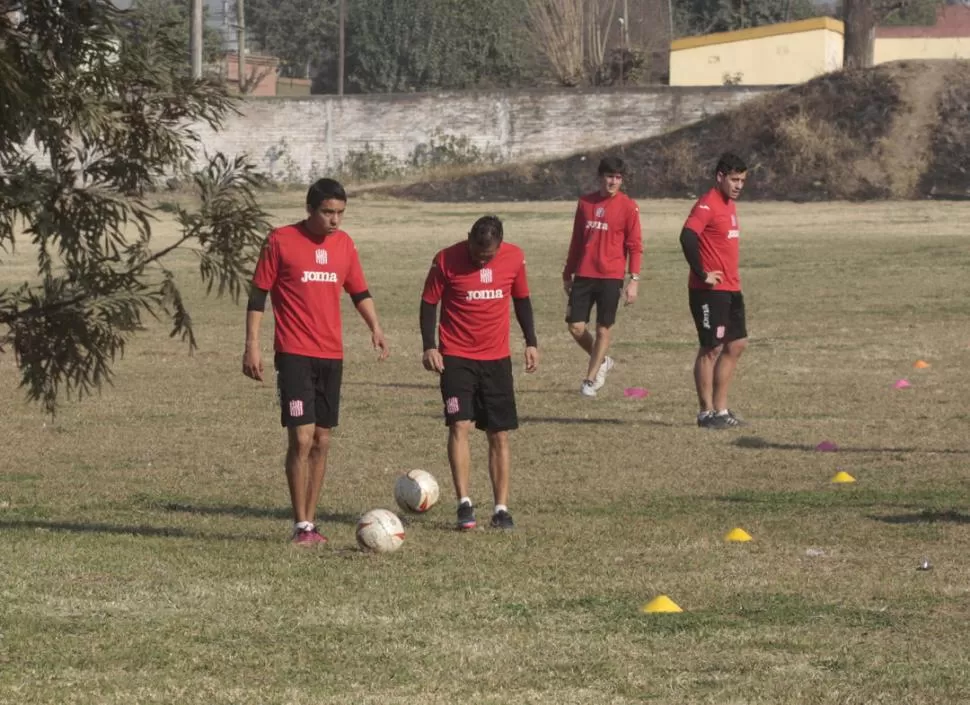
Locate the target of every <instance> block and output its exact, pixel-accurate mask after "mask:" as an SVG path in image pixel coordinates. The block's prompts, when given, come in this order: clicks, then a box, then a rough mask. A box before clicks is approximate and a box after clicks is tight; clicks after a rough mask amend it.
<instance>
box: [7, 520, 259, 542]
mask: <svg viewBox="0 0 970 705" xmlns="http://www.w3.org/2000/svg"><path fill="white" fill-rule="evenodd" d="M17 529H42V530H45V531H63V532H67V533H72V534H113V535H116V536H151V537H154V536H160V537H166V538H181V539H202V540H206V541H239V540H243V541H278V538H276V537H272V538H270V537H266V536H256V535H248V536H247V535H246V534H240V533H231V534H225V533H224V534H213V533H207V532H202V531H192V530H186V529H179V528H176V527H170V526H169V527H166V526H148V525H145V524H141V525H139V526H123V525H118V524H104V523H100V522H94V523H83V522H68V521H46V520H40V519H9V520H6V521H0V531H3V530H17Z"/></svg>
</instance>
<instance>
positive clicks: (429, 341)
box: [421, 299, 438, 350]
mask: <svg viewBox="0 0 970 705" xmlns="http://www.w3.org/2000/svg"><path fill="white" fill-rule="evenodd" d="M437 323H438V307H437V306H436V305H435V304H429V303H428V302H427V301H425V300H424V299H421V344H422V345H423V346H424V347H422V348H421V349H422V350H433V349H434V348H436V347H438V346H437V345H436V344H435V342H434V339H435V326H436V325H437Z"/></svg>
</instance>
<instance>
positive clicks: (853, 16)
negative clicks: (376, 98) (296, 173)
mask: <svg viewBox="0 0 970 705" xmlns="http://www.w3.org/2000/svg"><path fill="white" fill-rule="evenodd" d="M950 1H951V2H953V1H954V0H950ZM189 2H190V0H136V3H135V9H136V10H137V11H138V12H140V13H141V16H142V18H143V20H142V21H143V22H145V23H147V24H148V25H149V26H150V27H152V28H153V29H154V28H157V27H163V28H165V30H166V31H171V32H177V33H181V34H180V36H184V37H186V40H185V41H186V43H187V35H188V30H187V27H188V7H189ZM346 4H347V15H346V24H345V38H346V52H345V78H344V91H345V92H346V93H407V92H418V91H430V90H467V89H487V88H496V87H535V86H556V85H560V86H584V85H586V86H589V85H615V84H623V83H640V82H652V81H662V80H663V79H664V77H665V73H666V65H667V51H668V48H669V42H670V41H671V40H672V39H675V38H678V37H684V36H692V35H700V34H708V33H711V32H727V31H732V30H737V29H745V28H748V27H758V26H761V25H767V24H774V23H777V22H786V21H794V20H800V19H805V18H808V17H813V16H818V15H826V14H829V15H834V16H836V17H839V18H844V19H845V20H846V23H847V30H846V32H847V41H846V47H847V48H846V51H847V59H848V60H847V65H853V64H854V61H855V60H854V59H852V58H851V57H849V56H848V54H851V53H852V52H859V51H861V52H866V51H868V52H869V54H870V56H869V57H862V61H861V65H868V63H867V61H868V62H871V45H872V40H873V30H874V27H875V26H876V25H878V24H893V25H911V24H932V23H933V21H934V18H935V16H936V12H937V8H938V7H939V5H940V3H939V0H830V1H829V2H828V3H826V2H825V0H461V1H458V0H346ZM245 8H246V27H247V37H248V40H249V43H250V46H251V47H253V48H254V49H258V50H260V51H262V52H264V53H267V54H271V55H273V56H276V57H278V58H279V59H280V72H281V75H283V76H287V77H293V78H308V79H312V81H313V92H315V93H336V92H337V73H338V71H337V63H338V58H339V57H338V40H337V37H338V17H337V15H338V0H246V3H245ZM213 34H215V36H213ZM857 36H858V37H861V43H859V42H858V41H857V40H856V39H855V37H857ZM856 44H858V47H857V46H856ZM206 47H207V52H208V53H212V52H215V51H217V50H218V48H219V39H218V34H217V33H214V32H212V31H211V30H210V31H209V32H208V33H207V35H206Z"/></svg>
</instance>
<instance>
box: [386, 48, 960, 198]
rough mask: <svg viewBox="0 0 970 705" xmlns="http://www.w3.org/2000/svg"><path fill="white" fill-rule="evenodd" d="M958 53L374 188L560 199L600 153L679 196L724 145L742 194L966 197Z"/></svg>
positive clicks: (634, 185)
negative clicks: (744, 178) (565, 150)
mask: <svg viewBox="0 0 970 705" xmlns="http://www.w3.org/2000/svg"><path fill="white" fill-rule="evenodd" d="M968 115H970V62H967V61H955V60H952V61H920V62H917V61H911V62H897V63H892V64H884V65H881V66H877V67H875V68H873V69H869V70H865V71H853V72H840V73H835V74H829V75H826V76H822V77H820V78H817V79H815V80H813V81H809V82H808V83H804V84H802V85H799V86H795V87H792V88H789V89H786V90H782V91H778V92H776V93H772V94H770V95H764V96H760V97H758V98H755V99H753V100H751V101H749V102H747V103H745V104H744V105H742V106H740V107H738V108H736V109H734V110H731V111H728V112H725V113H721V114H719V115H715V116H713V117H711V118H708V119H706V120H703V121H701V122H698V123H695V124H693V125H690V126H688V127H685V128H683V129H680V130H676V131H674V132H671V133H668V134H665V135H661V136H658V137H654V138H651V139H647V140H642V141H638V142H632V143H629V144H624V145H617V146H616V147H614V148H612V149H609V150H595V151H590V152H586V153H582V154H575V155H573V156H570V157H566V158H563V159H555V160H550V161H545V162H539V163H533V164H522V165H516V166H513V167H505V168H503V169H500V170H495V171H488V172H484V173H478V174H471V175H467V176H461V177H457V178H450V179H447V180H437V181H426V182H420V183H413V184H408V185H398V186H393V187H388V188H386V189H382V191H383V192H384V193H387V194H388V195H394V196H398V197H404V198H412V199H417V200H426V201H479V200H485V201H510V200H553V199H572V198H575V197H576V196H577V195H578V194H579V193H581V192H583V191H586V190H588V189H589V188H590V186H591V182H592V180H593V176H592V174H591V172H593V171H594V170H595V168H596V164H597V162H598V161H599V159H600V158H601V157H602V156H603V155H604V154H606V153H616V154H620V155H621V156H623V157H624V158H625V159H626V160H627V161H628V163H629V164H630V166H631V174H630V177H629V178H628V179H627V184H626V188H627V191H628V192H629V193H630V194H631V195H632V196H634V197H637V198H645V197H653V198H659V197H685V196H692V195H694V194H697V193H700V192H701V190H702V189H704V188H705V187H706V185H707V184H708V183H709V180H710V171H711V169H712V168H713V165H714V162H715V161H716V159H717V155H718V154H720V153H721V152H723V151H726V150H730V151H734V152H736V153H738V154H739V155H741V156H742V157H744V158H745V159H746V160H747V162H748V164H749V165H750V166H751V172H750V175H749V181H748V188H747V190H746V197H747V198H754V199H763V200H796V201H821V200H831V199H853V200H856V199H889V198H893V199H903V198H920V197H928V196H932V197H937V198H940V197H942V198H966V197H970V119H968V117H967V116H968Z"/></svg>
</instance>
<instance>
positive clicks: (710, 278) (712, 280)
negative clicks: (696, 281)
mask: <svg viewBox="0 0 970 705" xmlns="http://www.w3.org/2000/svg"><path fill="white" fill-rule="evenodd" d="M723 278H724V272H718V271H714V272H705V274H704V283H705V284H708V285H709V286H717V285H718V284H720V283H721V280H722V279H723Z"/></svg>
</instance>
